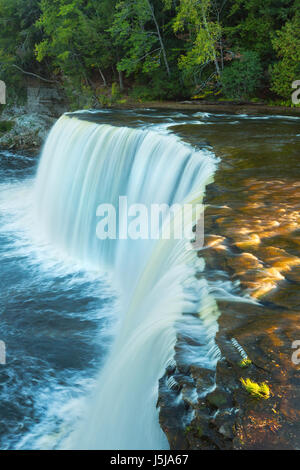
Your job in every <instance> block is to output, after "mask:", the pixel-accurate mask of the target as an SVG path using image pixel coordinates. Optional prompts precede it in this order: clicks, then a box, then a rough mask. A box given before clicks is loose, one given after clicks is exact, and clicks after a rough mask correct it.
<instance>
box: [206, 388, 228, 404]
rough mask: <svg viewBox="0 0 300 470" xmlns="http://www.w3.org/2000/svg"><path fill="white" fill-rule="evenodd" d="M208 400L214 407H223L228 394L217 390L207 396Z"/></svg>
mask: <svg viewBox="0 0 300 470" xmlns="http://www.w3.org/2000/svg"><path fill="white" fill-rule="evenodd" d="M206 400H207V402H208V404H209V405H210V406H211V407H213V408H221V407H222V406H224V405H226V403H227V398H226V395H225V394H224V393H222V392H219V391H215V392H212V393H211V394H209V395H208V396H207V397H206Z"/></svg>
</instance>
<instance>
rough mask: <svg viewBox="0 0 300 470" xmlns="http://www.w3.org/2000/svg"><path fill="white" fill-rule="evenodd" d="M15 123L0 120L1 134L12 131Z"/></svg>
mask: <svg viewBox="0 0 300 470" xmlns="http://www.w3.org/2000/svg"><path fill="white" fill-rule="evenodd" d="M14 125H15V123H14V122H13V121H0V134H4V133H5V132H9V131H11V130H12V128H13V127H14Z"/></svg>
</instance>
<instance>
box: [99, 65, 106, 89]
mask: <svg viewBox="0 0 300 470" xmlns="http://www.w3.org/2000/svg"><path fill="white" fill-rule="evenodd" d="M98 70H99V73H100V75H101V78H102V80H103V85H104V86H105V87H106V86H107V81H106V78H105V76H104V73H103V72H102V70H101V68H100V67H99V66H98Z"/></svg>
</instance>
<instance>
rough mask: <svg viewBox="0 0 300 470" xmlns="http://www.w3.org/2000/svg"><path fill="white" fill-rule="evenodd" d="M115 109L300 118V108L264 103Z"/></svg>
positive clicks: (123, 106)
mask: <svg viewBox="0 0 300 470" xmlns="http://www.w3.org/2000/svg"><path fill="white" fill-rule="evenodd" d="M111 107H112V108H113V109H136V108H137V109H141V108H148V109H168V110H171V111H172V110H173V111H195V112H209V113H216V114H222V113H225V114H248V115H249V116H252V115H263V114H266V115H284V116H288V115H290V116H300V107H293V108H292V107H287V106H271V105H266V104H264V103H261V104H252V103H238V102H221V101H220V102H208V101H180V102H177V101H143V102H138V101H131V100H130V99H129V100H128V101H126V103H123V104H120V103H117V104H114V105H112V106H111Z"/></svg>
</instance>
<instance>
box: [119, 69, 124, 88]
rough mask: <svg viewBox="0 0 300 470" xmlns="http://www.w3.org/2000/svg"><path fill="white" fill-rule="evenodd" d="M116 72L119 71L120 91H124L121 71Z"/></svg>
mask: <svg viewBox="0 0 300 470" xmlns="http://www.w3.org/2000/svg"><path fill="white" fill-rule="evenodd" d="M118 73H119V84H120V91H124V83H123V73H122V71H121V70H118Z"/></svg>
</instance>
